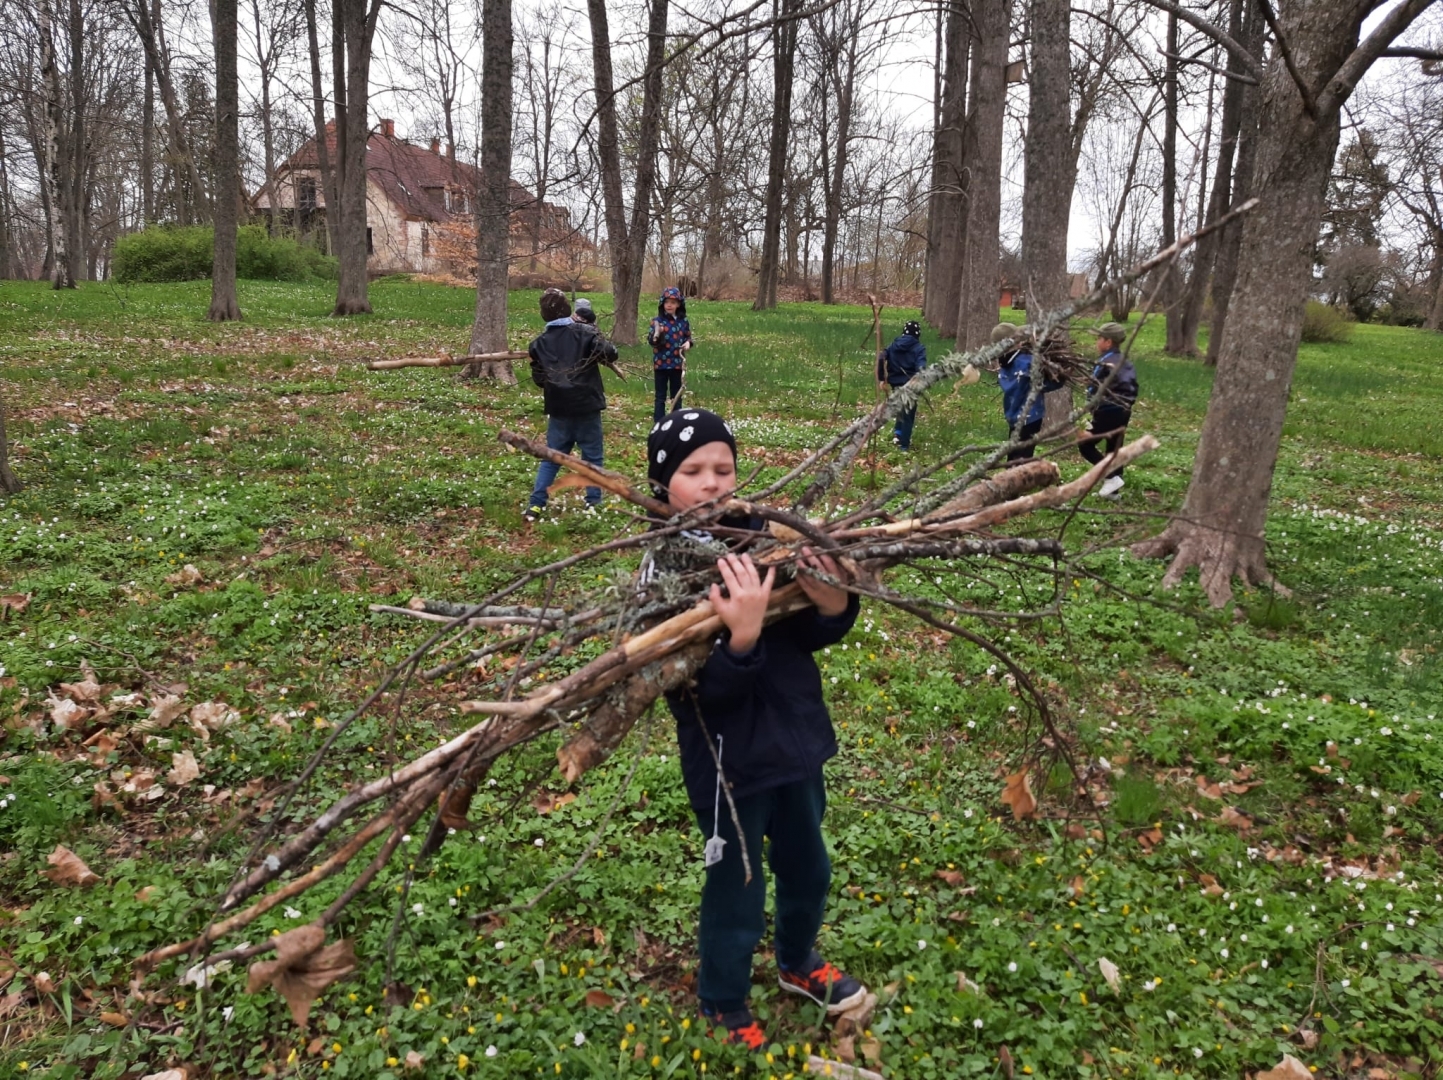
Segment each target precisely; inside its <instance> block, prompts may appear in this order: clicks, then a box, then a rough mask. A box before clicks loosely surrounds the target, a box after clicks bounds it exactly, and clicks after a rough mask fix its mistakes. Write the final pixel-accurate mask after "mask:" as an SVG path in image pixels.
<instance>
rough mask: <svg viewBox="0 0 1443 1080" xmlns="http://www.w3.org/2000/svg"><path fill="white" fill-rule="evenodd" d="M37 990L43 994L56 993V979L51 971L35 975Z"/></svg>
mask: <svg viewBox="0 0 1443 1080" xmlns="http://www.w3.org/2000/svg"><path fill="white" fill-rule="evenodd" d="M35 990H36V992H37V993H41V994H53V993H55V980H54V979H52V978H51V977H50V972H48V971H42V972H40V973H39V974H38V975H36V976H35Z"/></svg>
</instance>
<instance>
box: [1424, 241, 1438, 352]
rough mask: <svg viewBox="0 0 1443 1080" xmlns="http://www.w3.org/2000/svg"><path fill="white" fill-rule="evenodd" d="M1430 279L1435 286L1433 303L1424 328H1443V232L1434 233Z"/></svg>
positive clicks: (1430, 282)
mask: <svg viewBox="0 0 1443 1080" xmlns="http://www.w3.org/2000/svg"><path fill="white" fill-rule="evenodd" d="M1428 281H1429V284H1430V285H1431V286H1432V288H1433V303H1432V304H1431V305H1430V306H1429V308H1428V317H1427V318H1426V319H1424V320H1423V329H1424V330H1443V232H1438V231H1435V232H1434V234H1433V271H1432V273H1431V274H1430V275H1429V277H1428Z"/></svg>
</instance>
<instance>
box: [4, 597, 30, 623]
mask: <svg viewBox="0 0 1443 1080" xmlns="http://www.w3.org/2000/svg"><path fill="white" fill-rule="evenodd" d="M29 606H30V594H29V593H5V594H4V595H3V596H0V619H3V618H4V617H5V615H6V613H7V612H11V611H13V612H15V614H16V615H23V614H24V613H25V609H26V608H28V607H29Z"/></svg>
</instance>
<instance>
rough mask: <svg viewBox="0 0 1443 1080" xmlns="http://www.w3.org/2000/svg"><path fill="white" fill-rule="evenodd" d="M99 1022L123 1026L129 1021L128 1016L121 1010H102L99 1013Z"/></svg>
mask: <svg viewBox="0 0 1443 1080" xmlns="http://www.w3.org/2000/svg"><path fill="white" fill-rule="evenodd" d="M100 1022H101V1023H102V1024H109V1025H110V1026H111V1027H125V1026H126V1025H127V1024H129V1023H130V1017H128V1016H126V1015H125V1014H124V1013H122V1012H103V1013H101V1014H100Z"/></svg>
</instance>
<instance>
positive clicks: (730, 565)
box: [647, 409, 867, 1050]
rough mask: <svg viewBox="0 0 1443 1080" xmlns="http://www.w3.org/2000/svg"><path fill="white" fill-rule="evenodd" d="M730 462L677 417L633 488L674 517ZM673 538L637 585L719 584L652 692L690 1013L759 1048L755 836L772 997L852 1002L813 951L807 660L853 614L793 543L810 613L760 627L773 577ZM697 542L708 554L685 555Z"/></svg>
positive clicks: (716, 420) (819, 904)
mask: <svg viewBox="0 0 1443 1080" xmlns="http://www.w3.org/2000/svg"><path fill="white" fill-rule="evenodd" d="M736 453H737V449H736V439H735V438H734V437H733V436H732V433H731V430H730V429H729V428H728V427H727V426H726V424H725V423H724V422H723V421H722V419H721V417H719V416H717V415H716V414H715V413H711V412H707V411H706V410H704V409H679V410H677V411H676V412H674V413H672V414H671V415H669V416H667V417H666V418H665V419H663V420H662V421H661V422H660V423H658V424H657V425H656V426H655V427H654V428H653V429H652V433H651V436H650V438H649V439H648V440H647V463H648V468H647V477H648V479H650V481H651V484H652V487H653V489H654V490H655V491H656V493H657V496H658V497H659V498H665V499H666V500H667V502H668V504H669V505H670V508H671V510H672V511H673V512H674V513H678V514H680V513H685V512H686V511H688V510H693V509H696V508H698V507H705V506H708V505H715V504H717V503H718V502H721V501H723V500H725V499H727V498H728V497H730V496H731V494H732V492H733V491H734V490H735V488H736ZM718 525H720V526H730V527H741V528H760V527H761V525H762V523H761V522H760V521H759V520H758V521H752V520H749V519H741V520H735V521H734V520H731V519H730V518H723V519H722V520H721V521H719V522H718ZM684 539H685V541H687V542H688V543H689V544H690V545H691V547H690V554H689V555H688V553H687V552H686V551H684V550H682V549H681V548H680V546H679V545H678V546H677V547H674V548H673V550H672V551H670V552H668V550H667V548H668V546H670V545H673V544H676V543H677V542H676V541H668V542H666V543H664V544H663V547H662V548H661V550H660V551H658V552H657V554H656V557H655V561H654V563H653V565H652V567H650V568H648V574H655V573H657V572H665V570H664V568H675V569H684V568H686V567H685V563H686V562H687V561H689V562H690V563H692V564H693V566H694V567H695V568H699V564H700V563H701V562H705V561H706V560H707V559H708V558H710V559H712V560H715V566H716V569H717V571H718V572H719V573H720V576H721V582H720V583H718V584H713V585H712V587H711V596H710V599H711V602H712V606H713V607H714V609H715V610H716V613H717V615H718V616H719V617H720V618H721V621H722V623H723V625H724V626H725V627H726V631H725V633H723V634H722V636H721V637H720V638H719V639H718V640H717V642H716V645H715V647H714V648H713V649H712V653H711V656H710V658H709V659H708V660H707V662H706V665H705V666H704V667H703V668H702V669H701V671H700V672H699V673H698V675H697V677H696V681H695V684H694V685H693V686H690V687H683V688H682V689H680V690H675V691H672V692H670V693H668V694H667V697H666V700H667V704H668V705H669V706H670V707H671V711H672V715H673V716H675V717H676V722H677V742H678V744H679V746H680V749H681V766H682V776H683V779H684V780H685V783H686V789H687V795H688V797H689V799H690V801H691V806H692V810H693V812H694V813H695V814H696V820H697V824H698V825H699V826H700V827H701V831H702V835H703V836H705V837H706V838H707V844H706V854H705V862H706V866H707V871H706V884H705V885H704V886H703V888H702V898H701V920H700V931H699V935H698V938H699V942H698V944H699V952H700V954H701V970H700V973H699V976H698V980H697V994H698V997H699V998H700V999H701V1000H700V1005H701V1011H702V1014H703V1016H705V1017H706V1018H707V1019H708V1020H709V1021H710V1022H711V1023H712V1024H713V1025H714V1030H715V1031H716V1032H717V1034H718V1035H719V1036H720V1038H721V1039H722V1041H723V1042H729V1043H739V1044H742V1045H745V1046H747V1047H749V1048H751V1049H753V1050H757V1049H760V1048H761V1047H762V1046H764V1045H765V1044H766V1041H767V1040H766V1033H765V1032H764V1031H763V1030H762V1028H761V1025H759V1024H758V1023H757V1022H756V1020H755V1018H754V1017H753V1016H752V1012H751V1008H750V1006H749V1004H748V997H749V995H750V992H751V981H752V953H753V951H754V950H755V949H756V946H757V943H758V942H759V941H760V940H761V938H762V934H763V933H764V931H765V929H766V920H765V915H764V909H765V905H766V881H765V878H764V876H763V872H762V853H763V846H762V845H763V840H764V839H765V840H766V841H768V842H769V843H768V846H767V848H766V855H767V863H768V865H770V867H771V870H772V874H773V876H774V877H775V878H776V925H775V934H776V958H777V968H778V980H779V982H780V984H781V988H782V989H783V990H785V991H788V992H790V993H795V994H801V995H802V996H804V997H807V998H810V999H811V1000H812V1001H815V1002H817V1003H818V1004H820V1005H823V1006H824V1007H825V1008H826V1010H827V1012H828V1013H829V1014H831V1015H837V1014H840V1013H844V1012H846V1011H847V1010H848V1009H851V1008H853V1007H855V1006H856V1005H858V1004H860V1003H862V1002H863V1001H864V1000H865V998H866V996H867V988H866V987H865V986H863V985H862V984H861V983H860V982H858V981H857V980H856V979H854V978H852V977H851V976H850V975H847V974H845V973H844V972H842V971H840V970H838V969H837V968H836V967H833V966H832V965H831V964H829V963H827V962H826V961H824V960H823V959H822V958H821V956H820V955H819V954H818V952H817V949H816V939H817V932H818V931H819V930H820V929H821V925H822V915H823V912H824V911H825V910H826V903H827V893H828V890H829V889H830V886H831V862H830V860H829V859H828V857H827V847H826V843H825V841H824V840H823V839H822V815H823V812H824V811H825V809H826V801H827V796H826V787H825V783H824V781H823V778H822V764H823V762H825V761H826V760H827V759H828V758H830V757H832V756H833V755H834V754H836V752H837V740H836V734H835V732H834V731H833V730H832V720H831V716H830V715H829V714H828V712H827V706H826V702H825V701H824V700H823V697H822V677H821V673H820V672H819V671H818V669H817V663H816V661H815V660H814V659H813V658H812V654H813V653H815V652H816V651H817V650H818V649H821V648H824V647H825V646H828V645H832V644H835V643H836V642H838V641H840V640H842V638H843V637H845V636H846V634H847V632H848V631H849V630H850V629H851V628H852V624H853V623H855V622H856V620H857V612H858V609H859V603H858V600H857V597H856V596H855V595H853V594H851V593H848V592H847V591H846V590H844V589H841V588H838V587H836V586H834V585H829V584H826V583H824V582H822V581H819V580H817V579H816V578H815V577H812V576H810V574H809V573H808V571H809V570H810V571H819V572H821V573H823V574H826V575H828V576H829V577H831V578H832V579H833V580H838V581H840V580H844V576H843V573H842V571H841V569H840V568H839V567H838V566H837V564H836V562H835V561H833V559H832V558H831V557H829V556H826V555H820V556H819V555H815V554H813V553H811V552H810V550H809V549H805V548H804V549H803V556H802V559H801V561H800V565H799V567H798V573H797V579H796V580H797V583H798V584H799V585H800V586H801V588H802V590H803V592H805V593H806V595H807V597H808V598H809V599H810V600H811V601H812V603H813V605H815V606H813V607H810V608H807V609H805V610H803V611H800V612H798V613H797V614H795V615H791V616H789V617H787V618H784V619H781V620H779V621H777V622H775V623H773V624H772V625H770V626H766V625H764V622H765V615H766V610H767V602H768V600H769V599H770V597H771V592H772V585H773V583H774V582H775V581H776V575H777V570H776V568H775V567H769V568H768V569H767V571H766V573H765V574H763V573H762V572H761V571H760V570H759V569H758V567H757V566H756V564H755V563H754V562H752V559H751V557H750V556H749V555H747V554H745V553H738V552H735V551H728V550H727V548H726V546H725V545H724V544H722V543H721V542H719V541H716V540H714V538H713V537H711V536H710V535H709V534H706V533H703V532H700V531H698V530H691V531H689V532H688V533H687V534H686V536H685V538H684ZM705 544H711V545H713V546H714V548H715V549H716V550H714V551H712V552H710V553H709V554H706V553H703V552H700V551H698V550H697V548H698V546H699V545H705ZM718 553H720V557H719V558H718V557H717V555H718ZM678 555H680V556H681V558H680V560H679V559H678V558H677V556H678ZM723 785H725V790H723ZM733 808H734V810H733ZM733 813H735V821H734V820H733ZM738 822H739V823H740V826H741V830H740V831H741V835H742V838H744V840H745V844H746V854H747V860H748V861H749V863H750V866H751V872H752V876H751V880H750V881H748V880H747V874H746V870H745V869H744V867H743V861H742V844H741V842H740V841H739V839H738V830H737V823H738Z"/></svg>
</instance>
